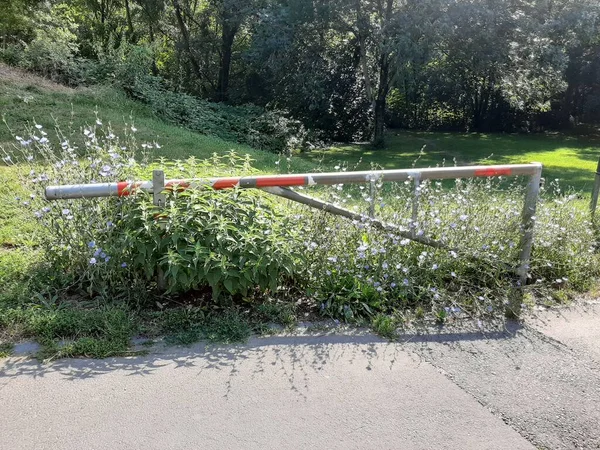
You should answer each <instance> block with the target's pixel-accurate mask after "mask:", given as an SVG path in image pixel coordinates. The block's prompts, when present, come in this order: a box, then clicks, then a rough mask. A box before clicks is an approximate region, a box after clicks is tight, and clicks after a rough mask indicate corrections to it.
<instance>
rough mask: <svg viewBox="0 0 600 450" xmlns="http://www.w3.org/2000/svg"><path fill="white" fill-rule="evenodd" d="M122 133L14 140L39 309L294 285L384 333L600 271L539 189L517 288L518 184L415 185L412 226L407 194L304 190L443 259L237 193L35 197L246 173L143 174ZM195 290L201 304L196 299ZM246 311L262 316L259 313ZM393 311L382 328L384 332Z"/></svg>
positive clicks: (547, 292) (551, 188)
mask: <svg viewBox="0 0 600 450" xmlns="http://www.w3.org/2000/svg"><path fill="white" fill-rule="evenodd" d="M128 130H129V131H128V132H127V133H126V134H125V136H123V137H122V138H120V137H118V136H115V134H114V133H113V131H112V129H111V128H110V127H106V126H103V125H102V122H101V121H100V120H97V122H96V125H95V126H90V127H87V128H86V129H84V130H82V131H83V140H82V142H83V144H82V145H81V146H80V148H76V146H75V145H74V144H73V143H72V139H71V140H69V139H67V138H65V137H64V136H63V135H62V134H60V132H59V137H60V142H61V143H60V145H53V144H52V142H51V140H50V138H49V137H48V136H47V134H46V133H45V131H44V130H43V129H42V128H41V127H39V126H37V127H36V128H34V129H33V130H32V132H30V133H29V135H28V136H27V137H26V138H24V137H21V136H18V137H17V141H18V142H17V145H16V148H17V149H18V151H13V152H11V153H10V155H9V154H7V155H6V156H5V158H4V159H5V161H6V162H8V163H9V164H12V163H18V166H17V168H18V169H19V170H21V172H22V173H23V177H24V183H25V184H26V185H27V186H28V187H29V188H30V189H31V191H32V194H31V197H30V198H21V199H18V202H19V204H20V205H21V207H23V208H26V209H28V210H29V211H30V212H31V214H32V215H33V216H34V217H35V218H36V220H37V224H38V230H39V234H38V236H37V237H36V238H35V241H36V242H38V243H39V249H40V252H41V254H42V255H43V262H44V264H45V268H46V272H47V273H49V274H51V275H48V276H47V278H46V279H45V280H46V282H47V283H48V286H49V287H48V288H47V289H46V291H43V292H42V295H44V296H46V295H47V297H48V298H50V299H53V298H56V297H58V296H63V295H65V294H74V295H75V296H76V298H83V297H101V298H104V299H111V300H114V299H118V300H126V301H140V302H142V301H143V300H142V299H147V298H152V295H153V293H157V292H158V290H157V280H158V278H159V276H164V281H165V284H166V288H167V292H166V293H164V295H165V297H166V298H167V299H169V298H171V299H172V298H174V297H175V296H176V295H183V294H187V295H191V296H192V297H193V298H198V297H200V298H202V299H204V300H206V303H205V304H207V305H212V306H214V305H215V303H217V304H223V303H230V302H231V301H232V300H233V301H238V302H241V301H252V300H255V299H259V298H266V297H267V296H268V297H274V299H275V301H276V302H277V296H278V294H279V293H281V292H282V291H283V289H280V288H286V289H291V288H293V289H295V290H294V291H293V292H294V294H297V295H298V296H302V297H304V298H303V303H304V304H308V305H310V304H312V305H314V306H315V307H316V309H317V310H318V311H320V313H321V314H322V315H324V316H329V317H332V318H335V319H342V320H346V321H359V320H363V319H364V318H365V317H368V318H371V319H372V320H374V322H373V323H374V324H375V325H376V326H377V327H378V328H379V329H380V330H381V332H382V333H386V334H390V333H391V332H392V331H393V327H394V326H395V325H396V324H398V323H401V322H402V321H403V320H404V318H403V316H406V317H409V318H410V317H414V318H419V317H423V316H427V317H433V318H437V319H438V320H440V321H448V320H452V319H454V318H456V317H465V316H468V317H486V318H493V317H497V316H498V314H499V313H503V312H505V310H506V309H507V308H508V307H510V306H512V305H515V302H521V301H523V302H524V303H529V299H530V298H533V299H541V300H542V301H545V298H553V299H555V300H556V301H561V302H563V301H565V299H568V298H569V294H568V292H569V291H571V290H573V291H582V290H585V289H587V288H589V287H590V283H591V282H592V281H593V280H594V279H596V278H597V277H598V275H599V274H600V269H599V267H600V264H598V263H599V262H600V261H599V258H598V254H597V252H596V240H595V235H594V232H593V227H592V224H591V223H590V221H589V220H588V219H587V215H586V214H587V213H586V211H585V205H583V204H582V202H581V201H580V200H578V199H577V197H576V196H575V195H573V194H571V193H567V194H565V193H563V192H561V191H560V190H559V189H558V187H557V186H556V185H555V183H554V182H553V183H550V184H548V185H547V186H543V188H542V196H541V199H540V202H539V209H538V214H537V223H536V228H535V232H534V236H535V242H534V249H533V255H532V259H531V262H530V278H529V280H528V283H527V286H520V285H519V278H518V277H517V276H516V274H515V269H516V268H517V267H518V265H519V262H518V255H519V246H520V238H521V209H522V201H523V196H524V185H523V183H522V180H519V179H515V180H513V181H510V182H509V181H508V180H505V179H479V180H456V181H455V182H453V183H448V182H445V183H442V182H430V181H425V182H422V183H421V184H420V187H419V191H418V192H419V209H418V214H417V216H416V220H415V221H414V222H413V220H412V198H413V194H414V185H413V183H412V182H411V181H407V182H405V183H387V184H385V185H383V184H381V183H376V185H375V190H374V192H370V191H369V189H367V188H366V187H365V186H356V185H351V186H342V185H337V186H332V187H330V188H319V189H316V190H315V192H314V194H315V195H317V196H320V197H322V198H324V199H327V200H329V201H331V202H334V203H337V204H339V205H341V206H343V207H346V208H350V209H352V210H355V211H357V212H363V213H366V211H367V210H368V208H369V206H370V205H371V204H373V205H374V209H375V212H376V215H377V217H379V218H381V219H382V220H384V221H385V222H387V223H391V224H394V225H395V226H400V227H403V228H404V229H407V230H413V232H414V233H415V234H416V235H417V236H422V235H424V236H429V237H431V238H433V239H436V240H438V241H440V242H442V243H443V244H444V245H445V246H446V247H445V248H433V247H428V246H426V245H424V244H421V243H418V242H415V241H413V240H410V239H407V237H406V235H402V234H401V233H399V232H398V231H396V230H395V229H393V228H387V229H385V230H382V229H379V228H377V227H376V226H374V225H373V224H371V223H370V221H369V220H368V219H367V218H366V217H363V219H362V220H356V221H353V222H352V221H348V220H345V219H341V218H339V217H335V216H332V215H330V214H327V213H324V212H322V211H315V210H312V209H306V208H304V207H302V206H299V205H296V204H287V203H283V202H275V201H273V199H272V198H271V197H268V196H266V195H264V194H263V193H261V192H258V191H250V190H247V191H245V190H238V189H231V190H226V191H213V190H212V189H210V188H208V187H206V188H204V187H198V188H194V189H189V190H185V191H180V190H178V189H173V190H172V191H171V192H168V193H167V204H166V206H165V207H163V208H158V207H156V206H154V205H153V204H152V201H151V198H150V197H149V195H148V194H146V193H144V192H142V191H134V192H132V195H130V196H128V197H122V198H105V199H87V200H73V201H57V202H54V203H51V204H48V203H47V202H44V201H43V200H42V196H43V187H44V186H45V185H47V184H77V183H90V182H99V181H114V180H126V179H129V180H131V179H149V178H150V171H151V169H153V168H157V167H162V168H163V169H165V170H166V172H167V174H168V175H169V178H204V179H206V178H208V177H213V176H233V175H239V174H240V173H245V174H249V173H252V172H253V169H252V168H251V166H250V162H249V161H248V160H247V159H245V158H241V157H239V156H237V155H235V154H234V153H230V154H227V155H222V156H218V155H215V156H214V157H213V158H211V159H209V160H206V161H197V160H194V159H190V160H188V161H160V162H158V163H154V164H149V163H148V162H147V161H146V160H145V159H144V157H143V155H142V157H141V158H140V155H139V152H138V147H139V146H141V147H142V148H146V149H147V148H149V147H154V146H158V144H157V143H154V142H152V143H150V142H144V143H141V145H140V144H138V143H136V141H135V131H136V130H135V127H134V126H129V127H128ZM70 136H72V138H73V139H74V138H75V137H76V136H74V135H70ZM136 158H137V159H136ZM140 161H141V162H140ZM299 189H301V188H299ZM159 269H160V270H159ZM208 291H211V292H212V299H209V298H207V296H205V295H204V294H205V293H206V292H208ZM523 294H525V296H523ZM287 299H289V296H288V297H287ZM161 301H163V300H161ZM286 301H289V300H286ZM311 302H312V303H311ZM48 303H49V304H50V305H51V306H52V305H53V304H54V301H52V300H51V301H49V302H48ZM152 303H153V302H146V303H142V304H145V305H148V304H152ZM257 313H258V315H259V316H265V317H266V316H267V315H269V314H271V313H270V312H269V308H268V307H265V308H263V309H260V308H259V309H258V310H257ZM203 314H204V313H203ZM203 314H202V317H204V315H203ZM390 314H393V315H394V320H392V321H388V320H384V319H383V317H384V316H385V315H390ZM194 320H195V319H194ZM192 322H193V321H192ZM186 327H187V326H186ZM187 328H189V330H188V331H189V333H188V334H187V335H186V336H182V339H183V340H185V339H191V338H192V337H193V336H200V335H201V334H202V333H200V331H199V329H197V328H196V327H195V326H193V325H190V326H189V327H187ZM202 335H204V334H202ZM90 337H98V336H90ZM98 338H99V339H100V338H101V337H98ZM184 338H185V339H184Z"/></svg>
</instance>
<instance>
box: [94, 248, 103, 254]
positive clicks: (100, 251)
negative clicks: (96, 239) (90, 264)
mask: <svg viewBox="0 0 600 450" xmlns="http://www.w3.org/2000/svg"><path fill="white" fill-rule="evenodd" d="M100 253H102V249H101V248H100V247H98V248H97V249H96V251H95V252H94V256H98V255H100Z"/></svg>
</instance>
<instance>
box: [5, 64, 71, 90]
mask: <svg viewBox="0 0 600 450" xmlns="http://www.w3.org/2000/svg"><path fill="white" fill-rule="evenodd" d="M1 81H8V82H10V83H13V84H17V85H19V86H28V85H34V86H37V87H40V88H44V89H46V90H49V91H52V92H62V93H68V94H72V93H74V92H75V89H73V88H70V87H68V86H64V85H62V84H59V83H55V82H54V81H51V80H48V79H47V78H43V77H40V76H37V75H33V74H31V73H28V72H26V71H24V70H21V69H17V68H15V67H10V66H7V65H6V64H2V63H0V82H1Z"/></svg>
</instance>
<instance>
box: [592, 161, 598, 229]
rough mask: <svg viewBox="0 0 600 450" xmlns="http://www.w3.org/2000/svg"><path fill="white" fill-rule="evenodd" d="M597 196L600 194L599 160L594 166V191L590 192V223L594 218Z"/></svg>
mask: <svg viewBox="0 0 600 450" xmlns="http://www.w3.org/2000/svg"><path fill="white" fill-rule="evenodd" d="M598 194H600V158H598V165H597V166H596V179H595V180H594V190H593V191H592V201H591V202H590V212H591V214H592V222H593V221H594V218H595V216H596V207H597V206H598Z"/></svg>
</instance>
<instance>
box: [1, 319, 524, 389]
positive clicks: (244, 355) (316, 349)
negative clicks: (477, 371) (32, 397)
mask: <svg viewBox="0 0 600 450" xmlns="http://www.w3.org/2000/svg"><path fill="white" fill-rule="evenodd" d="M505 325H506V326H505V328H504V329H503V330H494V331H489V332H485V331H480V330H478V329H471V330H463V331H456V329H454V330H453V329H452V328H450V327H439V328H435V329H431V330H428V331H427V332H415V333H406V334H401V335H400V336H399V338H398V340H397V341H396V342H389V341H387V340H385V339H383V338H380V337H379V336H376V335H374V334H371V333H366V332H364V331H354V332H348V333H344V334H303V335H282V336H271V337H255V338H252V339H251V340H250V341H249V342H248V343H246V344H237V345H218V344H207V343H199V344H196V345H193V346H190V347H162V348H161V347H158V348H153V349H152V350H151V353H149V354H147V355H135V356H131V357H114V358H107V359H102V360H99V359H61V360H56V361H50V362H40V361H38V360H36V359H34V358H25V357H14V358H9V359H6V360H5V361H4V362H2V363H0V390H1V389H2V387H3V386H4V385H6V384H7V383H8V382H9V381H10V380H12V379H15V378H17V377H32V378H44V377H46V376H48V375H53V376H55V375H57V374H58V375H60V376H61V377H62V378H63V379H64V380H67V381H76V380H84V379H89V378H95V377H99V376H103V375H108V374H111V373H114V372H117V371H121V372H122V371H124V372H126V375H127V376H140V377H145V376H152V375H153V374H154V373H155V372H156V371H158V370H160V369H161V368H163V367H166V366H171V367H172V368H173V369H174V370H179V369H184V368H185V369H194V370H197V371H198V375H199V376H201V375H202V373H203V372H205V371H212V370H218V371H228V372H229V379H230V380H231V379H232V378H234V377H235V376H236V374H237V373H238V372H239V370H240V368H242V366H243V368H244V369H248V365H251V366H252V368H251V369H252V373H253V374H254V375H259V374H260V373H262V372H264V371H265V370H266V369H267V368H269V369H270V370H272V369H273V368H272V367H269V366H274V368H275V370H278V371H280V372H281V375H282V376H284V377H287V378H288V379H289V382H290V386H291V388H292V390H297V391H298V392H300V390H299V387H301V386H302V383H303V380H302V379H299V378H302V377H304V378H306V375H307V374H308V373H309V372H312V373H314V372H319V371H320V370H322V369H323V368H324V367H325V366H327V365H328V364H332V363H334V362H335V361H337V360H339V359H344V360H346V361H350V362H351V363H352V362H353V361H355V360H356V359H358V360H359V361H360V363H361V364H364V363H365V361H366V364H367V367H366V368H367V369H370V367H369V366H370V364H371V362H372V361H373V360H375V359H377V360H380V361H379V362H381V360H383V361H385V362H386V364H387V363H389V367H390V369H391V367H392V366H393V365H394V363H395V361H396V355H397V354H398V352H401V351H403V344H406V343H408V342H410V343H426V342H446V343H449V344H451V343H457V342H470V341H485V340H509V339H512V338H514V337H515V335H516V333H518V332H519V330H521V329H522V326H521V325H520V324H518V323H507V324H505ZM357 356H358V357H359V358H357ZM414 357H415V358H417V359H418V357H417V356H414ZM230 382H231V381H230Z"/></svg>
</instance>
